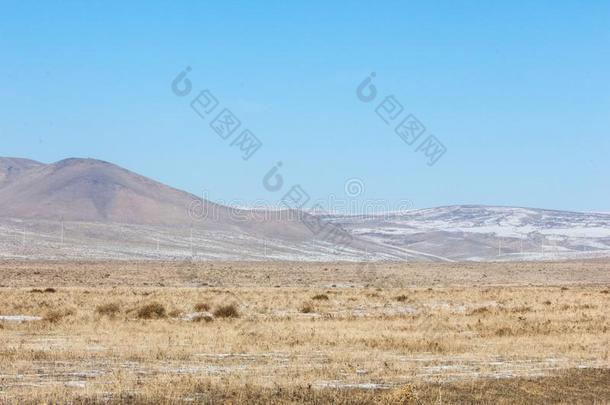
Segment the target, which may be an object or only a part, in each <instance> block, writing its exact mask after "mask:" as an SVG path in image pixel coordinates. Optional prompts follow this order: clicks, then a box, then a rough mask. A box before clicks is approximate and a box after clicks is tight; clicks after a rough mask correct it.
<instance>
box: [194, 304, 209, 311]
mask: <svg viewBox="0 0 610 405" xmlns="http://www.w3.org/2000/svg"><path fill="white" fill-rule="evenodd" d="M193 308H194V309H195V311H197V312H207V311H209V310H210V306H209V305H208V303H207V302H200V303H198V304H195V306H194V307H193Z"/></svg>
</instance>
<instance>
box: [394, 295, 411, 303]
mask: <svg viewBox="0 0 610 405" xmlns="http://www.w3.org/2000/svg"><path fill="white" fill-rule="evenodd" d="M408 300H409V297H407V296H406V295H404V294H402V295H399V296H398V297H396V301H398V302H406V301H408Z"/></svg>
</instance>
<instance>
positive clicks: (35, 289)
mask: <svg viewBox="0 0 610 405" xmlns="http://www.w3.org/2000/svg"><path fill="white" fill-rule="evenodd" d="M30 292H31V293H37V294H40V293H42V290H41V289H40V288H33V289H31V290H30Z"/></svg>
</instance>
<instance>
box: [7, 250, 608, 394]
mask: <svg viewBox="0 0 610 405" xmlns="http://www.w3.org/2000/svg"><path fill="white" fill-rule="evenodd" d="M19 266H26V264H23V265H22V264H16V265H15V264H13V265H11V266H10V267H5V268H4V269H7V268H8V270H7V271H8V272H11V271H13V273H11V274H13V276H11V277H10V278H9V281H4V280H3V283H5V284H6V283H8V287H3V289H2V294H0V314H2V315H13V316H24V317H30V318H31V320H24V321H21V322H19V321H10V320H5V321H0V325H1V326H0V328H2V331H1V333H0V369H1V370H2V390H1V391H0V403H5V402H7V403H50V402H51V403H83V404H85V403H87V404H94V403H109V404H119V403H131V404H143V403H161V404H170V403H181V402H189V401H190V402H194V403H234V404H242V403H273V404H276V405H279V404H282V405H284V404H286V405H287V404H293V403H311V404H324V403H342V404H344V405H347V404H353V403H360V404H409V403H416V404H428V403H434V404H436V403H456V404H467V403H468V404H471V403H481V402H485V401H487V403H500V404H512V403H517V404H529V403H545V402H548V403H606V402H610V392H609V391H610V388H606V387H607V384H605V383H604V382H605V381H607V379H608V378H609V373H610V372H609V371H608V367H607V364H608V361H609V360H610V358H609V357H608V350H607V339H608V333H609V328H610V327H609V326H608V322H609V321H610V318H609V316H608V315H607V314H606V312H607V311H606V309H607V307H608V304H610V301H609V300H610V296H609V295H607V294H602V293H600V291H603V290H604V289H606V288H607V287H606V286H607V285H608V278H609V275H610V271H606V272H605V273H602V272H596V271H597V270H596V269H597V268H602V269H603V268H604V264H601V265H600V264H599V263H595V264H594V265H588V264H587V263H584V264H582V263H578V264H577V265H576V266H578V268H579V269H581V268H585V269H586V271H582V275H583V276H582V281H581V284H578V285H576V284H574V283H573V282H572V280H573V274H574V270H573V268H571V267H570V266H569V265H566V264H562V265H561V266H563V267H561V268H562V269H564V270H563V271H565V276H563V274H564V273H563V272H560V271H557V272H556V273H551V276H548V275H546V276H545V277H547V278H546V279H541V278H540V277H541V276H540V272H538V271H533V272H526V271H523V272H520V273H519V270H518V269H519V268H518V267H512V266H513V265H512V264H503V265H497V264H485V266H481V271H485V274H488V277H487V278H486V279H485V282H488V283H489V284H486V285H478V283H480V282H481V281H480V280H481V278H480V277H478V276H476V275H474V276H472V278H471V279H472V280H475V283H473V285H469V286H466V285H465V283H464V281H463V280H461V279H460V280H455V281H453V280H454V279H452V277H453V276H454V275H455V272H454V271H447V272H444V271H439V270H435V271H434V273H433V275H432V276H430V280H429V282H430V283H432V282H434V284H433V285H435V288H434V289H433V290H428V288H427V284H426V283H425V282H422V281H420V280H421V278H419V277H427V275H428V271H427V270H428V268H425V270H426V271H422V270H421V269H422V267H419V268H417V267H415V266H413V265H411V266H409V267H405V268H404V269H403V270H401V271H400V272H398V271H396V269H394V270H392V271H388V272H387V273H384V271H385V269H384V268H383V267H381V266H380V267H379V268H378V269H377V270H378V275H379V281H378V284H373V285H372V286H371V287H365V285H366V284H369V283H371V282H370V280H366V282H365V281H364V280H359V279H358V276H357V274H355V273H349V271H350V270H346V269H349V267H342V266H347V265H343V264H340V265H337V266H332V267H329V269H330V270H332V272H333V273H332V277H333V279H332V281H331V280H329V278H328V277H329V274H330V270H329V272H322V271H321V270H316V267H314V266H313V265H311V266H312V267H308V266H310V265H308V264H299V265H298V266H294V267H295V268H296V269H298V277H297V276H296V274H297V273H295V275H294V278H291V277H292V276H291V273H290V268H291V267H290V265H286V264H282V265H275V264H271V265H270V264H265V265H264V266H263V265H260V267H256V266H259V265H258V264H252V265H251V266H252V267H248V266H250V265H248V266H246V265H244V268H245V269H246V270H250V271H249V272H248V273H246V271H245V270H244V272H243V273H240V271H241V270H240V268H239V267H238V266H237V265H233V266H234V267H233V270H232V271H230V272H225V271H218V268H220V266H215V268H214V270H213V271H212V270H210V271H207V270H205V269H206V267H205V266H207V265H205V264H197V263H196V264H193V263H190V264H188V266H189V267H188V268H189V270H190V269H192V267H193V266H200V267H199V269H198V270H197V272H194V271H192V270H190V271H189V272H185V271H184V270H183V268H182V267H180V266H178V265H175V264H168V265H166V267H163V268H161V267H158V268H156V269H157V270H156V271H157V273H156V276H154V277H153V276H152V275H151V274H152V273H148V272H149V269H150V267H149V265H146V266H142V265H141V264H140V267H138V268H137V269H134V268H130V270H129V271H125V270H124V269H125V268H129V267H128V265H126V264H125V263H122V262H121V263H114V264H106V265H105V266H102V265H98V264H95V265H92V264H87V263H84V264H79V265H78V266H72V267H70V266H66V265H65V264H63V265H61V268H62V271H63V273H57V272H55V271H51V270H49V269H53V267H52V266H57V265H56V264H53V265H50V264H49V265H46V264H37V265H36V266H37V268H40V274H38V275H36V279H35V282H31V283H29V284H28V281H27V279H26V278H20V277H26V276H19V274H24V275H31V274H32V272H27V271H22V272H15V270H13V269H14V268H17V269H19V268H20V267H19ZM45 266H46V267H45ZM95 266H99V267H95ZM150 266H151V267H153V268H155V267H154V266H156V265H155V264H150ZM318 266H319V265H318ZM422 266H423V265H422ZM430 266H439V265H436V264H434V265H430ZM447 266H448V267H449V266H453V265H447ZM477 266H478V265H476V264H472V265H471V264H469V265H468V266H467V267H465V270H464V272H468V271H472V270H470V269H471V268H472V267H477ZM494 266H495V267H494ZM502 266H508V268H509V269H510V272H506V273H505V274H504V275H502V274H503V273H502V272H503V269H504V267H502ZM520 266H524V267H525V268H527V266H529V264H527V263H526V264H520ZM536 266H539V264H538V265H536ZM545 266H548V268H553V266H555V265H554V264H545ZM557 266H559V265H557ZM581 266H582V267H581ZM57 267H59V266H57ZM83 267H84V268H85V269H86V270H87V271H86V272H83V273H82V274H83V276H82V279H81V281H79V282H75V281H74V280H75V279H77V277H78V276H77V275H78V274H80V273H79V272H80V271H81V270H82V268H83ZM302 267H305V268H306V270H303V269H302ZM488 267H494V268H495V270H494V271H493V272H492V271H490V270H489V268H488ZM115 268H116V269H121V271H119V270H115ZM414 268H415V270H413V269H414ZM433 268H437V267H433ZM535 268H537V267H535ZM545 268H547V267H545ZM66 269H67V270H66ZM72 269H73V270H72ZM138 269H141V270H138ZM167 269H169V270H167ZM202 269H203V270H202ZM252 269H256V272H257V273H253V272H252ZM418 269H419V270H418ZM221 270H222V268H221ZM0 271H3V269H2V264H0ZM71 271H74V272H71ZM140 271H141V272H142V273H141V272H140ZM409 271H412V273H409ZM456 271H457V270H456ZM545 271H546V270H545ZM96 272H97V273H96ZM295 272H296V270H295ZM464 272H462V276H463V274H464ZM58 274H60V275H59V276H58ZM103 274H111V276H110V277H108V278H103V277H102V275H103ZM120 274H123V275H124V274H129V277H128V278H125V277H124V276H120ZM142 274H146V276H145V277H144V276H142ZM193 274H197V276H198V277H202V278H204V279H206V280H211V279H213V278H214V276H215V275H216V274H221V275H222V276H223V277H224V279H223V281H222V282H219V281H217V280H215V281H214V282H213V283H212V282H211V283H210V284H216V285H222V287H205V288H193V287H191V285H192V283H193V280H192V277H193V276H192V275H193ZM260 274H268V275H270V279H271V281H268V280H269V279H268V278H267V277H262V276H260ZM276 274H277V277H280V276H279V275H280V274H283V275H285V280H284V282H283V283H282V285H283V286H282V287H280V288H274V287H273V285H275V282H274V277H276V276H275V275H276ZM414 274H415V275H414ZM439 274H441V275H439ZM515 274H518V276H517V275H515ZM494 277H495V278H494ZM528 277H531V278H528ZM563 277H565V278H563ZM586 277H591V281H589V282H588V284H587V278H586ZM62 278H63V279H62ZM153 279H154V280H159V284H161V282H162V283H163V284H165V285H168V287H161V286H153V285H152V282H151V280H153ZM299 279H300V280H301V281H297V280H299ZM335 279H336V280H337V281H336V285H337V286H338V287H335V288H331V287H330V285H331V283H334V280H335ZM104 280H120V282H121V284H120V285H117V286H106V287H95V286H94V285H93V283H99V282H101V283H104V282H105V281H104ZM260 280H264V281H260ZM425 280H426V279H424V281H425ZM502 280H506V282H507V283H510V285H506V284H504V285H503V284H502ZM515 280H518V282H520V283H521V285H515V284H516V283H517V282H516V281H515ZM541 280H542V281H541ZM562 280H568V281H569V283H568V284H567V285H568V287H569V289H568V290H563V291H562V290H561V286H562V285H564V284H563V283H562ZM426 282H428V281H426ZM11 283H12V284H11ZM79 283H81V284H82V285H81V284H79ZM180 283H183V284H180ZM545 283H547V284H548V286H545ZM475 284H476V285H475ZM530 284H531V285H530ZM40 285H43V286H44V285H54V286H55V288H57V289H58V290H59V291H60V293H57V294H39V293H35V294H33V293H31V291H32V289H33V288H34V287H36V286H40ZM172 285H174V286H175V287H172ZM431 285H432V284H431ZM600 285H602V287H600ZM185 286H186V288H185ZM322 294H324V295H326V296H327V297H329V299H328V300H325V299H321V300H318V299H314V298H313V297H315V296H317V295H322ZM400 296H405V297H408V300H407V301H408V302H409V304H408V305H407V304H405V302H406V301H405V300H398V299H397V297H400ZM237 302H239V306H237ZM202 303H207V304H208V305H209V309H208V310H207V311H196V310H197V309H200V310H201V309H205V307H204V306H203V305H199V304H202ZM113 304H114V305H113ZM231 306H232V307H233V308H232V309H230V310H227V309H225V308H226V307H231ZM210 309H213V310H214V311H212V312H216V313H217V314H218V315H220V318H221V317H222V316H227V317H228V318H229V319H230V318H231V316H232V315H231V314H233V315H234V314H235V313H237V314H238V316H239V318H240V319H239V320H233V321H225V320H223V319H217V318H216V316H214V315H213V314H210V313H209V312H210ZM195 311H196V312H195ZM113 314H114V315H113ZM140 314H141V315H142V316H140ZM36 317H42V318H43V320H36V319H37V318H36ZM109 319H112V321H109ZM140 319H156V321H151V322H143V321H140ZM278 365H281V367H278ZM596 368H598V369H597V370H596ZM540 374H543V376H542V377H540V376H539V375H540ZM270 376H272V377H270ZM405 376H408V377H405ZM509 376H510V377H509ZM498 377H502V378H498ZM406 378H408V381H409V385H405V381H406ZM431 381H433V382H431ZM376 384H379V385H376ZM557 387H561V389H558V388H557ZM377 388H378V389H377ZM439 392H440V393H441V394H442V395H439ZM191 400H192V401H191ZM413 400H415V402H413ZM418 401H419V402H418Z"/></svg>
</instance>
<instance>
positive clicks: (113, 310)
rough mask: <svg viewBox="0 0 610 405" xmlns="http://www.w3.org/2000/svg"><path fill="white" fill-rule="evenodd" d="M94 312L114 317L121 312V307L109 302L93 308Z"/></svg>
mask: <svg viewBox="0 0 610 405" xmlns="http://www.w3.org/2000/svg"><path fill="white" fill-rule="evenodd" d="M95 312H96V313H98V314H99V315H102V316H104V315H105V316H109V317H111V318H112V317H115V316H116V315H117V314H118V313H119V312H121V306H120V305H119V304H117V303H116V302H111V303H108V304H102V305H98V306H97V308H95Z"/></svg>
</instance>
